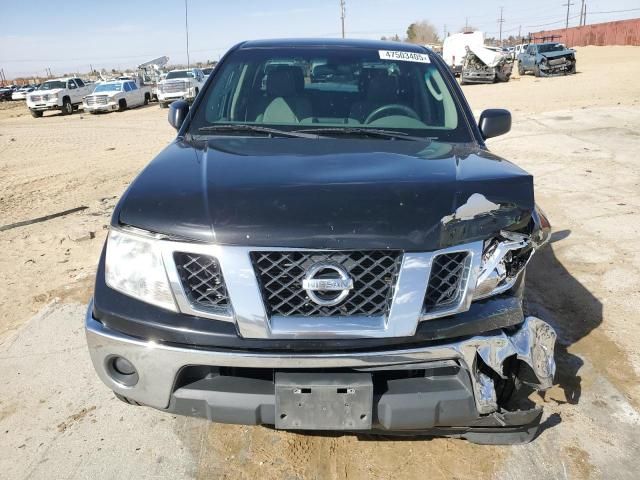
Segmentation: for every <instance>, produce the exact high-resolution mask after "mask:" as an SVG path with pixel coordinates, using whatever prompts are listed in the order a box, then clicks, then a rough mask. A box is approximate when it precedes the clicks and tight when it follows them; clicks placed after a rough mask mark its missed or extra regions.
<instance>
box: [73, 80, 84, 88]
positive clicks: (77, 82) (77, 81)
mask: <svg viewBox="0 0 640 480" xmlns="http://www.w3.org/2000/svg"><path fill="white" fill-rule="evenodd" d="M75 81H76V84H77V85H78V86H79V87H84V86H85V85H84V82H83V81H82V80H81V79H79V78H76V79H75Z"/></svg>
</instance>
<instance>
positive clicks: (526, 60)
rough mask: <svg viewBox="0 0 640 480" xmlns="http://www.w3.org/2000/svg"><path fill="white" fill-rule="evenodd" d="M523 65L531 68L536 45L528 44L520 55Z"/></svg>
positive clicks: (534, 59) (533, 62)
mask: <svg viewBox="0 0 640 480" xmlns="http://www.w3.org/2000/svg"><path fill="white" fill-rule="evenodd" d="M522 60H523V65H524V66H525V67H526V68H529V69H530V68H533V66H534V65H535V63H536V46H535V45H529V46H528V47H527V50H526V51H525V53H524V55H522Z"/></svg>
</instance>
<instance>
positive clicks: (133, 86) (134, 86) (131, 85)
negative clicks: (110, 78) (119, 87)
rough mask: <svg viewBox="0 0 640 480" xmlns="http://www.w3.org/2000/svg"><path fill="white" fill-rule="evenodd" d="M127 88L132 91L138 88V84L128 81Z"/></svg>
mask: <svg viewBox="0 0 640 480" xmlns="http://www.w3.org/2000/svg"><path fill="white" fill-rule="evenodd" d="M129 89H130V90H131V91H134V90H137V89H138V86H137V85H136V84H135V82H129Z"/></svg>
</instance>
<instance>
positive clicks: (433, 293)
mask: <svg viewBox="0 0 640 480" xmlns="http://www.w3.org/2000/svg"><path fill="white" fill-rule="evenodd" d="M468 274H469V253H468V252H454V253H445V254H442V255H438V256H436V257H435V258H434V259H433V264H432V265H431V276H430V277H429V285H428V287H427V293H426V295H425V299H424V309H425V313H428V312H431V311H434V310H439V309H444V308H449V307H454V306H456V305H457V304H458V303H459V302H460V301H461V299H462V294H463V288H464V284H465V281H466V278H467V276H468Z"/></svg>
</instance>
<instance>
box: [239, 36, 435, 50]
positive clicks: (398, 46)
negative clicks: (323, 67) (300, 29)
mask: <svg viewBox="0 0 640 480" xmlns="http://www.w3.org/2000/svg"><path fill="white" fill-rule="evenodd" d="M278 47H302V48H304V47H329V48H332V47H333V48H344V47H352V48H370V49H374V50H397V51H401V52H415V53H425V52H426V51H428V49H427V48H425V47H423V46H422V45H416V44H413V43H404V42H388V41H383V40H357V39H345V38H281V39H270V40H248V41H246V42H243V43H241V44H240V45H239V46H238V48H240V49H245V48H278Z"/></svg>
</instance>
